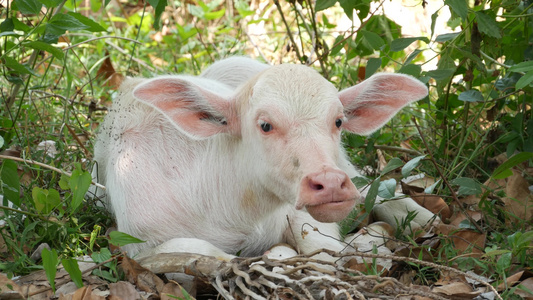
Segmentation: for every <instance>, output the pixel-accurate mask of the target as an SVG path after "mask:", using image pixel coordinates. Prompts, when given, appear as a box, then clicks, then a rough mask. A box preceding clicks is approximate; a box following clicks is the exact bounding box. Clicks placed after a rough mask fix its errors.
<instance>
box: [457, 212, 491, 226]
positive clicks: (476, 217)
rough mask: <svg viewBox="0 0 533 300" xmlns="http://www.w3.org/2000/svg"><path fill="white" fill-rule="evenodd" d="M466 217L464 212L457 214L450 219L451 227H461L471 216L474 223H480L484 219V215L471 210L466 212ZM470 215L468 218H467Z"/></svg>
mask: <svg viewBox="0 0 533 300" xmlns="http://www.w3.org/2000/svg"><path fill="white" fill-rule="evenodd" d="M465 213H466V215H465V214H464V213H463V212H457V213H456V214H455V215H454V216H453V217H452V218H451V219H450V225H452V226H456V227H459V224H460V223H461V222H462V221H464V220H466V219H469V218H468V216H470V218H471V219H472V220H474V221H476V222H477V221H479V220H481V219H482V218H483V214H482V213H481V212H479V211H471V210H467V211H465ZM467 215H468V216H467Z"/></svg>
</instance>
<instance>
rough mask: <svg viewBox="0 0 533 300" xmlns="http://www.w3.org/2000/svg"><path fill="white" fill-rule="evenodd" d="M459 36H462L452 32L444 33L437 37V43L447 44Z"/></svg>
mask: <svg viewBox="0 0 533 300" xmlns="http://www.w3.org/2000/svg"><path fill="white" fill-rule="evenodd" d="M459 34H461V33H460V32H451V33H444V34H439V35H437V37H436V38H435V42H437V43H444V42H447V41H449V40H453V39H454V38H456V37H457V36H458V35H459Z"/></svg>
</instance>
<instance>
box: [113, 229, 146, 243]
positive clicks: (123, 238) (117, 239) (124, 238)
mask: <svg viewBox="0 0 533 300" xmlns="http://www.w3.org/2000/svg"><path fill="white" fill-rule="evenodd" d="M109 242H110V243H111V244H113V245H115V246H125V245H129V244H139V243H144V242H145V241H143V240H140V239H138V238H136V237H133V236H131V235H129V234H127V233H124V232H120V231H111V233H109Z"/></svg>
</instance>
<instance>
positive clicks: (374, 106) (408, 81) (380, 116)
mask: <svg viewBox="0 0 533 300" xmlns="http://www.w3.org/2000/svg"><path fill="white" fill-rule="evenodd" d="M427 95H428V89H427V87H426V86H425V85H424V84H423V83H422V82H421V81H419V80H418V79H416V78H414V77H411V76H408V75H403V74H387V73H379V74H376V75H374V76H372V77H370V78H369V79H367V80H365V81H363V82H361V83H360V84H357V85H355V86H352V87H349V88H347V89H345V90H342V91H340V92H339V98H340V100H341V102H342V105H343V106H344V113H345V115H346V117H347V118H348V120H347V122H345V123H344V124H343V125H342V126H343V128H344V129H346V130H348V131H351V132H354V133H357V134H360V135H369V134H371V133H372V132H374V131H376V130H378V129H379V128H381V127H382V126H383V125H385V124H386V123H387V122H388V121H389V120H390V119H391V118H392V117H393V116H394V115H396V113H397V112H398V111H399V110H400V109H402V108H403V107H404V106H406V105H407V104H409V103H411V102H413V101H417V100H420V99H422V98H424V97H426V96H427Z"/></svg>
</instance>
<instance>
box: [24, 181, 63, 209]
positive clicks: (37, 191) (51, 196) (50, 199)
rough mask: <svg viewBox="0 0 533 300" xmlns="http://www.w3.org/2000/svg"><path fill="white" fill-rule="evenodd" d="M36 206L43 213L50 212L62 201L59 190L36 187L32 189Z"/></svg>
mask: <svg viewBox="0 0 533 300" xmlns="http://www.w3.org/2000/svg"><path fill="white" fill-rule="evenodd" d="M31 196H32V198H33V203H34V204H35V208H36V209H37V210H38V211H39V212H40V213H43V214H49V213H50V212H51V211H52V210H53V209H54V208H55V207H57V206H58V205H59V204H60V203H61V197H60V196H59V192H58V191H57V190H55V189H49V190H45V189H42V188H39V187H34V188H33V190H32V191H31Z"/></svg>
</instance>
